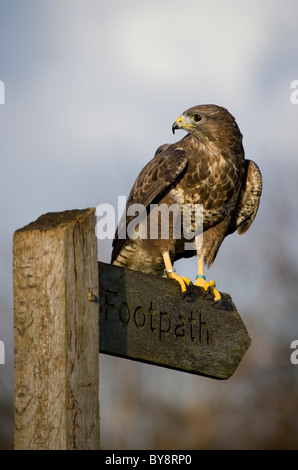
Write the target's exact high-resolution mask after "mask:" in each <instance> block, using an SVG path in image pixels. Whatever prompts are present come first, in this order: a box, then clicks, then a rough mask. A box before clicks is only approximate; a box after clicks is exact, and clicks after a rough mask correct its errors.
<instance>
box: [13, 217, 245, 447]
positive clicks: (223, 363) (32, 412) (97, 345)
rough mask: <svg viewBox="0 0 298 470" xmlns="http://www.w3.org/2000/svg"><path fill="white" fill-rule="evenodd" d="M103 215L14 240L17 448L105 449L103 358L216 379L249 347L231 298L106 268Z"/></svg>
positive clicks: (40, 226) (54, 222)
mask: <svg viewBox="0 0 298 470" xmlns="http://www.w3.org/2000/svg"><path fill="white" fill-rule="evenodd" d="M95 222H96V221H95V209H93V208H91V209H86V210H75V211H65V212H62V213H54V214H53V213H52V214H45V215H43V216H41V217H40V218H39V219H37V221H36V222H33V223H31V224H29V225H27V226H26V227H24V228H23V229H20V230H17V231H16V232H15V234H14V331H15V334H14V343H15V448H16V449H98V448H99V375H98V370H99V354H98V349H99V350H100V352H102V353H105V354H111V355H114V356H119V357H124V358H128V359H133V360H137V361H142V362H146V363H150V364H155V365H158V366H164V367H168V368H172V369H176V370H180V371H185V372H189V373H192V374H198V375H202V376H206V377H212V378H217V379H227V378H228V377H230V376H231V375H232V374H233V372H234V371H235V370H236V368H237V366H238V365H239V363H240V361H241V359H242V357H243V355H244V354H245V352H246V350H247V348H248V347H249V344H250V338H249V336H248V334H247V331H246V328H245V326H244V324H243V322H242V320H241V318H240V316H239V314H238V313H237V310H236V307H235V305H234V304H233V302H232V300H231V298H230V296H229V295H227V294H222V299H221V300H220V302H217V303H215V302H214V301H213V298H212V296H210V295H209V294H205V293H204V292H202V291H201V289H199V288H197V287H195V288H194V290H193V292H192V293H191V294H190V295H188V296H186V297H185V298H184V299H182V298H181V292H180V288H179V286H178V284H177V283H176V282H175V281H173V280H169V279H164V278H158V277H156V276H153V275H146V274H143V273H141V272H137V271H131V270H127V269H123V268H119V267H116V266H111V265H108V264H104V263H98V261H97V239H96V237H95V225H96V224H95Z"/></svg>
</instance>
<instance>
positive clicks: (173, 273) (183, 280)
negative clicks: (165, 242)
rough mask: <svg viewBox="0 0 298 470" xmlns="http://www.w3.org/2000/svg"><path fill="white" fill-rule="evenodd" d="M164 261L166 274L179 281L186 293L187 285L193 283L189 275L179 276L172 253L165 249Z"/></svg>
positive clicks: (183, 291) (182, 290)
mask: <svg viewBox="0 0 298 470" xmlns="http://www.w3.org/2000/svg"><path fill="white" fill-rule="evenodd" d="M162 256H163V259H164V263H165V268H166V269H165V274H166V275H167V277H169V278H170V279H175V281H177V282H179V284H180V287H181V292H182V293H183V294H184V293H185V292H186V291H187V287H188V286H191V285H192V282H191V280H190V279H188V277H185V276H178V274H177V273H176V271H175V269H173V265H172V261H171V258H170V254H169V252H168V251H164V252H163V253H162Z"/></svg>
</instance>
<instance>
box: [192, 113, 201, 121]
mask: <svg viewBox="0 0 298 470" xmlns="http://www.w3.org/2000/svg"><path fill="white" fill-rule="evenodd" d="M193 119H194V121H195V122H200V121H201V120H202V116H201V115H200V114H194V115H193Z"/></svg>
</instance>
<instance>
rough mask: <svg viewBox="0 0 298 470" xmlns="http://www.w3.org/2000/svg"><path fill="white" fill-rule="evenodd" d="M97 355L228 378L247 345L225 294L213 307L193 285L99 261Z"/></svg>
mask: <svg viewBox="0 0 298 470" xmlns="http://www.w3.org/2000/svg"><path fill="white" fill-rule="evenodd" d="M98 270H99V305H100V343H99V344H100V352H102V353H105V354H110V355H113V356H119V357H124V358H129V359H133V360H138V361H142V362H146V363H151V364H155V365H159V366H164V367H168V368H172V369H176V370H181V371H186V372H190V373H193V374H197V375H203V376H207V377H212V378H217V379H227V378H228V377H230V376H231V375H232V374H233V373H234V371H235V370H236V368H237V366H238V364H239V363H240V361H241V359H242V357H243V355H244V354H245V352H246V350H247V349H248V347H249V345H250V342H251V340H250V337H249V336H248V334H247V331H246V328H245V326H244V324H243V322H242V320H241V318H240V316H239V314H238V312H237V310H236V307H235V305H234V304H233V302H232V299H231V297H230V296H229V295H228V294H222V299H221V300H220V301H219V302H217V303H215V302H214V301H213V297H212V296H211V295H209V294H206V293H204V292H203V291H202V290H201V289H200V288H198V287H194V289H193V292H192V293H191V294H190V295H188V296H186V297H185V298H183V299H182V298H181V292H180V287H179V285H178V284H177V283H176V282H175V281H173V280H169V279H165V278H159V277H157V276H154V275H148V274H144V273H141V272H139V271H132V270H129V269H123V268H120V267H116V266H111V265H108V264H105V263H98Z"/></svg>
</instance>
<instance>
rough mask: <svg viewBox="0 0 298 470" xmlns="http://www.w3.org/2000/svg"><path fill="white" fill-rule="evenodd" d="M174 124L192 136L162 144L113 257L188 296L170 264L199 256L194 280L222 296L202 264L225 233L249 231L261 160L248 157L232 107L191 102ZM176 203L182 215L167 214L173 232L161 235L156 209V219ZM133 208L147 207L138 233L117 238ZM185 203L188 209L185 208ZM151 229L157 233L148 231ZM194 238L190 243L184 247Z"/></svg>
mask: <svg viewBox="0 0 298 470" xmlns="http://www.w3.org/2000/svg"><path fill="white" fill-rule="evenodd" d="M177 129H183V130H185V131H187V135H186V136H185V137H184V138H183V139H182V140H180V141H179V142H176V143H174V144H165V145H162V146H160V147H159V148H158V149H157V151H156V153H155V156H154V158H153V159H152V160H151V161H150V162H149V163H148V164H147V165H146V166H145V167H144V168H143V170H142V171H141V172H140V174H139V176H138V177H137V179H136V181H135V183H134V185H133V187H132V189H131V191H130V194H129V197H128V200H127V205H126V211H125V212H126V213H125V214H124V220H123V219H122V222H120V223H119V225H118V228H117V230H116V233H115V238H114V240H113V251H112V260H111V262H112V263H113V264H115V265H117V266H123V267H127V268H130V269H136V270H139V271H143V272H145V273H153V274H157V275H162V274H166V275H167V276H168V277H169V278H171V279H175V280H176V281H177V282H178V283H179V284H180V287H181V291H182V292H183V294H184V295H185V294H187V293H188V292H189V290H190V289H191V286H192V283H191V281H190V279H189V278H187V277H185V276H179V275H178V274H177V273H176V271H175V269H174V268H173V264H174V262H175V261H176V260H179V259H181V258H188V257H191V256H194V255H197V257H198V275H197V277H196V280H195V282H194V285H196V286H199V287H202V288H203V289H204V290H205V291H209V292H210V293H211V294H212V295H213V296H214V300H215V301H218V300H220V298H221V296H220V293H219V292H218V291H217V289H216V288H215V282H214V281H213V280H211V281H209V282H208V281H207V280H206V277H205V275H204V265H205V264H206V265H207V266H210V265H211V264H212V263H213V261H214V259H215V257H216V254H217V252H218V250H219V248H220V246H221V244H222V242H223V240H224V238H225V237H226V236H227V235H229V234H231V233H233V232H235V231H236V230H237V232H238V234H239V235H241V234H243V233H244V232H246V231H247V230H248V229H249V227H250V225H251V224H252V222H253V220H254V218H255V216H256V213H257V210H258V207H259V202H260V197H261V193H262V175H261V172H260V170H259V168H258V166H257V164H256V163H254V162H253V161H251V160H247V159H245V158H244V149H243V146H242V134H241V132H240V130H239V127H238V125H237V123H236V121H235V119H234V117H233V116H232V115H231V114H230V113H229V112H228V111H227V109H225V108H223V107H220V106H216V105H199V106H194V107H192V108H190V109H188V110H186V111H185V112H184V113H183V114H181V116H180V117H178V119H177V120H176V121H175V122H174V124H173V126H172V131H173V133H175V131H176V130H177ZM135 204H137V205H136V206H134V205H135ZM140 204H141V205H142V206H139V205H140ZM173 204H175V207H178V208H180V209H181V213H180V214H178V216H177V213H176V216H174V213H172V214H171V213H170V212H168V214H167V215H168V218H169V220H168V234H167V236H163V234H162V224H163V223H164V222H165V220H164V219H165V215H163V216H161V215H160V214H161V212H159V216H158V217H157V218H156V217H154V220H153V214H154V211H155V212H156V210H157V211H158V209H159V208H161V207H164V205H166V206H167V207H172V205H173ZM199 205H200V206H199ZM132 207H137V208H139V207H143V208H144V209H143V211H142V210H139V209H138V216H139V215H140V213H142V214H143V216H142V217H141V219H139V222H138V224H137V225H136V228H138V232H137V233H139V236H134V237H130V236H126V238H125V237H123V236H122V237H120V236H119V232H120V230H121V231H122V233H123V227H124V229H126V228H128V226H129V224H130V223H132V222H133V221H134V220H136V215H137V213H136V212H135V213H130V212H129V210H130V209H131V208H132ZM185 207H187V208H188V209H189V211H188V212H187V211H183V209H184V208H185ZM197 207H201V208H203V214H202V215H203V217H202V218H201V219H200V220H201V223H200V227H199V226H198V223H197V219H196V217H195V210H196V208H197ZM181 214H182V216H181ZM156 224H157V225H158V227H157V229H156ZM177 224H178V226H179V225H180V226H181V227H180V228H181V229H184V228H185V226H186V225H188V226H189V230H188V232H187V231H186V232H185V231H183V233H182V231H181V232H180V236H179V237H178V236H175V228H177ZM149 227H150V230H151V231H149ZM152 227H153V229H154V230H155V232H154V233H155V235H156V236H154V237H152V236H150V234H151V233H152ZM154 230H153V231H154ZM156 230H157V231H156ZM186 234H188V235H187V236H186ZM189 234H190V235H189ZM141 235H143V236H141ZM190 236H192V239H191V240H190ZM190 241H191V242H193V243H192V245H190V244H188V245H187V242H190ZM189 245H190V246H191V248H189ZM186 246H187V247H188V248H186Z"/></svg>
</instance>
